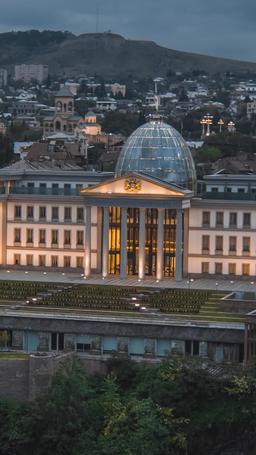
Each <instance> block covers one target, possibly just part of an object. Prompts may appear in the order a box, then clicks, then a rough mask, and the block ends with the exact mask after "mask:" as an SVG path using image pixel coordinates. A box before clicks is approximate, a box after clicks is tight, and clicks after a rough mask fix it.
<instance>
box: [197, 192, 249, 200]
mask: <svg viewBox="0 0 256 455" xmlns="http://www.w3.org/2000/svg"><path fill="white" fill-rule="evenodd" d="M198 196H201V197H202V198H203V199H216V200H228V201H256V193H252V192H249V193H231V192H229V191H224V192H220V191H218V192H210V191H209V192H208V191H203V192H202V193H201V194H198Z"/></svg>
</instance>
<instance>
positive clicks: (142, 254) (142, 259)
mask: <svg viewBox="0 0 256 455" xmlns="http://www.w3.org/2000/svg"><path fill="white" fill-rule="evenodd" d="M145 214H146V209H144V208H141V209H140V225H139V279H140V280H143V279H144V278H145V239H146V236H145Z"/></svg>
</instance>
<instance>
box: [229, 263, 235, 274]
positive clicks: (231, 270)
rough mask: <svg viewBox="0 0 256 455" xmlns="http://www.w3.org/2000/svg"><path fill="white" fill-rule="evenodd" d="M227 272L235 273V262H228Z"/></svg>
mask: <svg viewBox="0 0 256 455" xmlns="http://www.w3.org/2000/svg"><path fill="white" fill-rule="evenodd" d="M228 273H229V275H235V274H236V263H235V262H231V263H230V264H228Z"/></svg>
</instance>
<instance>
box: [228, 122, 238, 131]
mask: <svg viewBox="0 0 256 455" xmlns="http://www.w3.org/2000/svg"><path fill="white" fill-rule="evenodd" d="M228 132H229V133H235V132H236V128H235V123H234V122H233V121H232V120H230V122H228Z"/></svg>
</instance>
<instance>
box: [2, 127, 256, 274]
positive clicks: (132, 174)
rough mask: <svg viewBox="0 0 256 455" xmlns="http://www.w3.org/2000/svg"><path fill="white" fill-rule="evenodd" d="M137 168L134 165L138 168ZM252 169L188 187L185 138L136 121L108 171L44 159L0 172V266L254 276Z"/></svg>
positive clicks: (190, 170)
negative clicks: (115, 166) (114, 168)
mask: <svg viewBox="0 0 256 455" xmlns="http://www.w3.org/2000/svg"><path fill="white" fill-rule="evenodd" d="M136 169H137V170H136ZM255 200H256V176H254V175H244V176H241V175H240V176H229V175H221V174H218V175H213V176H206V177H205V179H204V181H203V182H201V183H200V184H199V185H198V191H196V186H195V170H194V164H193V160H192V157H191V155H190V152H189V149H188V147H187V145H186V143H185V141H184V140H183V139H182V138H181V136H180V135H179V133H177V132H176V131H175V130H174V129H173V128H171V127H169V126H168V125H165V124H162V122H159V121H156V122H149V124H147V125H144V126H143V127H140V128H139V129H138V130H137V132H136V134H135V135H132V137H131V138H130V140H128V141H127V143H126V145H125V146H124V148H123V150H122V152H121V154H120V157H119V161H118V163H117V168H116V174H115V175H114V174H113V173H103V172H88V171H85V170H84V169H82V168H80V167H79V166H75V165H74V166H72V165H70V164H68V163H66V164H65V165H62V166H59V164H58V163H55V164H54V162H52V161H44V162H42V161H40V162H33V161H30V162H27V161H26V160H23V161H22V162H18V163H15V164H14V165H11V166H9V167H6V168H4V169H1V170H0V220H1V224H0V239H1V242H0V265H1V267H2V268H5V267H6V268H11V267H14V268H33V269H40V270H46V269H48V268H51V269H55V270H62V271H64V270H69V271H72V270H73V271H80V272H81V273H84V274H85V276H90V275H91V274H100V275H102V276H103V277H106V276H108V275H116V276H120V277H121V278H126V277H127V276H137V277H138V280H144V278H146V277H155V279H156V280H162V279H176V280H181V279H182V278H183V277H186V276H188V275H189V276H194V275H195V276H216V275H217V276H226V277H229V278H230V279H233V278H235V277H241V276H244V277H254V276H256V210H255Z"/></svg>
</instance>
